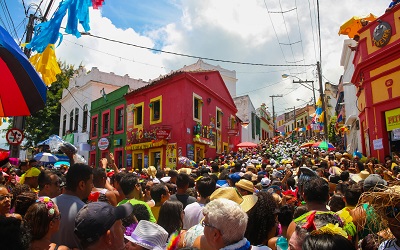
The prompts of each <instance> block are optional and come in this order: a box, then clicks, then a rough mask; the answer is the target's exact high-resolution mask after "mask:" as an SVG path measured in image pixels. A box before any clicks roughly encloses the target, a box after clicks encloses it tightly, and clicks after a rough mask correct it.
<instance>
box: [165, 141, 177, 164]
mask: <svg viewBox="0 0 400 250" xmlns="http://www.w3.org/2000/svg"><path fill="white" fill-rule="evenodd" d="M176 151H177V150H176V143H169V144H168V145H167V150H166V154H167V163H166V164H165V165H166V167H167V168H170V169H176V159H177V154H176Z"/></svg>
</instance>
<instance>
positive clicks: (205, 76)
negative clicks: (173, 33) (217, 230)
mask: <svg viewBox="0 0 400 250" xmlns="http://www.w3.org/2000/svg"><path fill="white" fill-rule="evenodd" d="M125 98H126V101H127V117H126V119H127V131H128V132H127V142H126V147H125V150H126V151H127V152H126V153H127V160H128V161H127V167H128V168H130V167H133V168H138V169H141V168H143V167H148V166H156V167H160V168H164V167H169V168H175V167H176V166H177V165H178V166H179V164H177V163H178V157H179V156H185V157H188V158H189V159H191V160H194V161H196V162H197V161H199V160H202V159H203V158H214V157H216V156H217V154H220V153H222V152H224V151H225V152H229V151H230V150H231V148H233V145H236V144H237V143H239V141H240V136H239V132H240V130H239V129H240V128H241V126H240V122H239V119H237V117H236V112H237V109H236V106H235V104H234V102H233V99H232V97H231V96H230V94H229V91H228V89H227V88H226V86H225V83H224V81H223V80H222V78H221V75H220V74H219V72H218V71H198V72H175V73H173V74H171V75H167V76H165V77H163V78H161V79H159V80H156V81H154V82H152V83H151V84H149V85H147V86H145V87H142V88H139V89H136V90H134V91H132V92H130V93H128V94H127V95H126V96H125Z"/></svg>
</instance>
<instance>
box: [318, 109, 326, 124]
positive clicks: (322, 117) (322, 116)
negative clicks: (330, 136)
mask: <svg viewBox="0 0 400 250" xmlns="http://www.w3.org/2000/svg"><path fill="white" fill-rule="evenodd" d="M324 112H325V111H322V113H321V115H320V116H319V122H324Z"/></svg>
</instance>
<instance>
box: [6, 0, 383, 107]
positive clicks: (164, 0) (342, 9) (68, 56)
mask: <svg viewBox="0 0 400 250" xmlns="http://www.w3.org/2000/svg"><path fill="white" fill-rule="evenodd" d="M0 1H4V2H6V3H7V5H8V9H9V10H10V14H11V17H12V19H13V22H14V24H15V26H18V25H19V24H20V23H21V22H22V21H23V20H24V11H23V7H22V0H0ZM24 1H25V5H26V6H28V4H29V3H32V2H33V3H40V2H41V0H24ZM59 1H60V0H55V2H56V4H55V6H54V7H53V8H52V12H54V10H55V9H56V6H58V3H59ZM48 2H49V0H43V3H44V6H46V4H47V3H48ZM319 2H320V16H321V19H320V22H321V40H322V42H321V44H322V70H323V76H324V81H330V82H332V83H334V84H337V83H338V81H339V78H340V75H341V74H342V73H343V68H342V67H341V66H340V57H341V53H342V49H343V41H344V40H345V39H347V37H346V36H339V35H338V30H339V27H340V25H341V24H342V23H344V22H345V21H347V20H348V19H350V18H351V17H352V16H355V15H358V16H361V15H366V14H369V13H373V14H375V15H377V16H380V15H382V14H383V13H384V11H385V9H386V7H387V5H388V4H389V3H390V1H389V0H388V1H386V2H385V1H376V0H351V1H348V0H336V1H334V2H332V1H321V0H320V1H319ZM44 6H42V7H43V9H44ZM288 10H292V11H288ZM279 11H288V12H285V14H279V13H278V14H276V13H275V14H272V13H271V12H279ZM0 18H1V19H0V25H3V23H5V21H6V16H5V14H4V10H3V9H0ZM90 19H91V23H90V26H91V30H90V33H91V34H93V35H97V36H101V37H105V38H110V39H115V40H118V41H121V42H124V43H131V44H136V45H140V46H145V47H150V48H157V49H163V50H166V51H171V52H176V53H182V54H188V55H194V56H201V57H205V58H215V59H222V60H230V61H238V62H251V63H263V64H284V65H289V64H293V62H298V63H296V65H295V66H291V67H289V66H287V67H272V66H269V67H261V66H251V65H240V64H233V63H222V62H215V61H210V60H205V61H206V62H207V63H210V64H214V65H220V66H221V67H223V68H226V69H228V70H235V71H236V73H237V76H236V78H237V79H238V81H237V95H249V96H250V98H251V100H252V102H253V105H254V106H255V107H258V106H260V105H261V103H266V105H267V106H268V107H269V108H270V109H271V98H269V96H270V95H274V94H283V97H282V98H277V99H276V100H275V110H276V112H277V113H278V114H279V113H283V112H285V109H286V108H288V107H293V106H298V105H301V104H299V102H297V101H296V99H298V98H299V99H303V100H309V98H310V97H311V96H312V93H311V91H309V90H308V89H306V88H304V87H301V86H300V85H296V84H293V83H292V79H291V78H287V79H282V77H281V75H282V74H292V75H296V76H297V77H299V78H301V79H303V80H305V79H307V80H314V81H315V84H316V86H318V84H317V78H316V70H315V66H304V65H308V64H316V61H317V60H319V58H318V57H319V56H318V54H319V51H318V40H317V35H316V34H317V29H316V0H307V1H306V0H280V1H279V2H278V1H275V0H265V1H264V0H246V1H243V0H157V1H156V0H146V1H143V0H141V1H139V0H112V1H111V0H106V1H105V5H104V6H103V7H102V8H101V9H100V10H91V11H90ZM6 28H7V27H6ZM23 28H24V27H22V26H20V28H19V29H18V31H19V32H18V33H19V37H20V36H21V34H22V33H23ZM289 43H292V45H291V46H288V45H283V44H289ZM56 55H57V58H58V59H59V60H62V61H66V62H67V63H70V64H74V65H76V66H78V65H80V64H82V65H85V67H86V68H87V69H88V70H90V69H91V68H92V67H98V68H99V69H100V70H101V71H104V72H114V73H116V74H119V75H125V74H129V76H130V77H133V78H137V79H139V78H140V79H144V80H149V79H154V78H156V77H158V76H160V75H162V74H165V73H168V72H170V71H171V70H177V69H179V68H181V67H183V66H184V65H189V64H192V63H195V62H196V61H197V60H196V59H193V58H186V57H179V56H174V55H170V54H165V53H154V52H151V51H149V50H145V49H139V48H135V47H133V46H127V45H123V44H118V43H111V42H107V41H104V40H101V39H95V38H93V37H89V36H82V37H81V38H79V39H76V38H75V37H73V36H71V35H67V34H64V40H63V42H62V43H61V45H60V46H59V47H57V49H56Z"/></svg>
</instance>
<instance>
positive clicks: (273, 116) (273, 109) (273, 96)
mask: <svg viewBox="0 0 400 250" xmlns="http://www.w3.org/2000/svg"><path fill="white" fill-rule="evenodd" d="M269 97H271V98H272V121H273V123H274V137H275V131H276V122H275V105H274V98H275V97H283V95H270V96H269Z"/></svg>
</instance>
